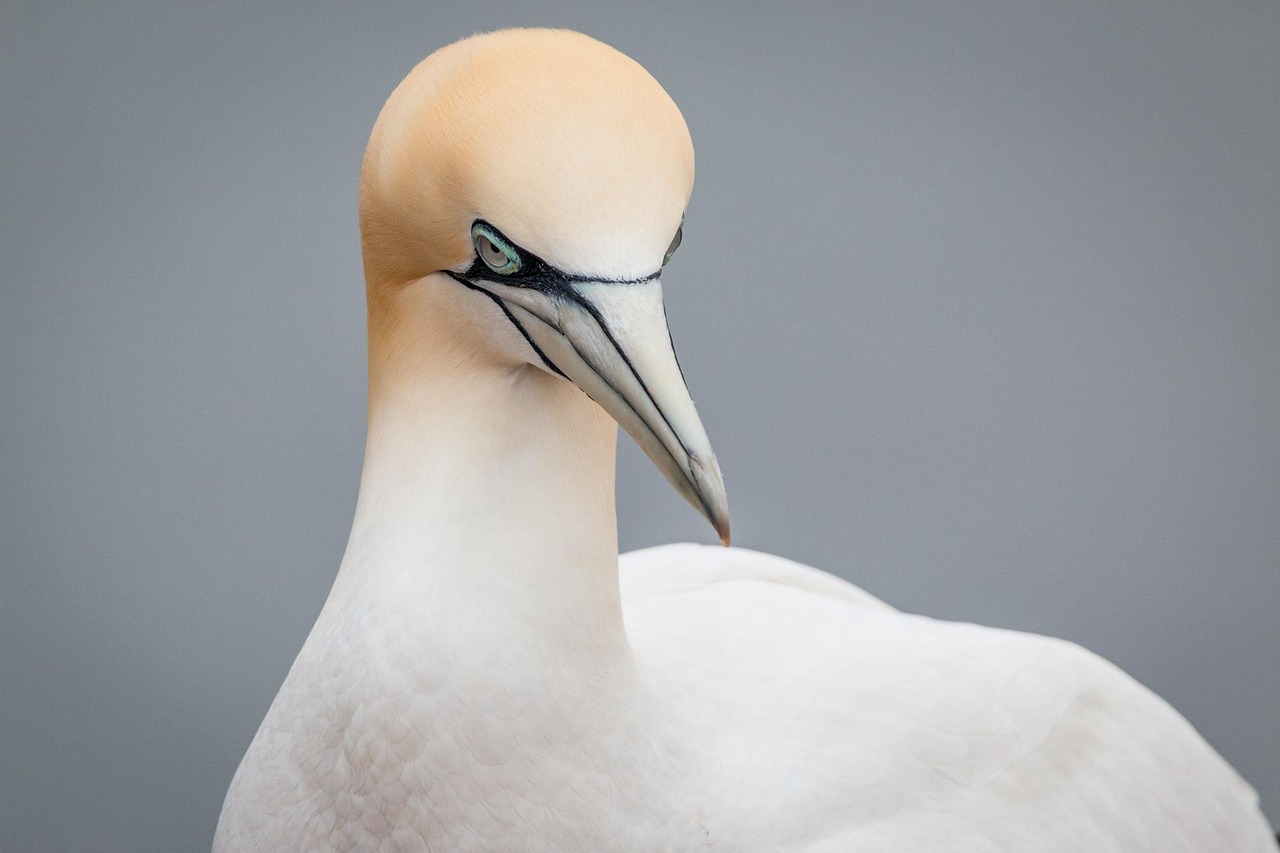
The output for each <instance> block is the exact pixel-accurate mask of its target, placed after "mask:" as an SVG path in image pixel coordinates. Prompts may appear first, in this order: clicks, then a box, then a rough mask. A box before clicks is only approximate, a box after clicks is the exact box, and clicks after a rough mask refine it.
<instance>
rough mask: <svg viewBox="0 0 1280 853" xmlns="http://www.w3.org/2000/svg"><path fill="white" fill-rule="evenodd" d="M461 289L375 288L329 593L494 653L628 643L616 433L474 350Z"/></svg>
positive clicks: (432, 283)
mask: <svg viewBox="0 0 1280 853" xmlns="http://www.w3.org/2000/svg"><path fill="white" fill-rule="evenodd" d="M457 288H458V285H457V284H456V283H454V282H453V281H452V280H450V279H447V278H445V277H444V276H430V277H428V278H426V279H423V280H421V281H418V282H415V283H413V284H410V285H407V286H404V287H401V288H398V289H391V288H383V289H380V290H375V289H374V288H372V287H371V288H370V300H369V310H370V317H369V321H370V322H369V325H370V336H369V343H370V351H369V356H370V358H369V380H370V395H369V431H368V439H367V445H366V448H365V462H364V471H363V474H362V477H361V482H360V496H359V500H358V502H357V508H356V515H355V521H354V523H353V527H352V534H351V541H350V543H349V546H348V551H347V555H346V557H345V558H344V561H343V568H342V570H341V571H340V572H339V578H338V581H337V582H336V583H335V587H334V589H335V595H339V596H345V597H352V596H355V597H358V598H360V599H361V600H362V601H369V600H370V599H375V600H379V601H380V604H379V605H378V606H380V607H381V606H385V607H395V608H401V609H404V608H409V609H411V610H412V611H413V617H415V618H417V619H419V620H424V621H429V620H433V619H434V620H437V623H436V624H437V625H447V626H448V630H450V631H452V632H455V633H456V632H462V633H470V632H474V633H475V638H476V639H479V638H482V637H483V638H487V639H488V640H489V641H490V642H492V641H493V638H495V637H496V638H498V639H499V640H500V641H513V642H517V643H524V644H529V643H535V644H540V647H543V648H546V647H547V646H548V644H550V646H553V647H562V648H563V647H568V649H569V651H570V652H571V653H575V654H576V653H578V651H580V647H582V646H584V645H586V646H587V647H589V648H591V649H593V651H601V650H605V649H608V648H610V647H613V646H616V647H617V648H624V647H625V638H624V634H623V630H622V613H621V603H620V597H619V591H618V547H617V518H616V509H615V503H614V469H615V450H616V439H617V427H616V425H615V424H614V422H613V421H612V420H611V419H610V418H609V417H608V416H607V415H606V414H605V413H604V412H602V411H601V410H600V409H599V407H598V406H596V405H595V403H593V402H591V401H590V400H589V399H588V398H587V397H586V396H585V395H584V394H582V392H580V391H579V390H577V389H576V388H574V387H573V386H571V385H570V384H569V383H568V382H566V381H564V380H563V379H560V378H558V377H554V376H551V375H549V374H547V373H545V372H543V371H542V370H540V369H537V368H533V367H529V366H519V367H513V366H512V365H511V363H510V362H509V361H504V360H502V359H496V358H495V356H494V355H493V354H492V353H489V352H487V351H485V350H483V349H481V348H477V347H476V346H475V344H474V343H473V342H474V341H475V340H477V339H479V338H481V337H482V335H481V334H480V332H479V330H476V329H469V328H467V326H468V323H472V324H474V323H475V322H489V321H490V320H488V319H487V318H486V317H485V315H484V314H482V313H480V314H476V313H475V312H476V308H475V305H474V304H469V303H467V301H466V299H465V298H464V299H459V295H460V294H459V293H458V292H457ZM479 304H480V305H481V306H482V307H484V308H487V305H486V304H485V303H483V302H481V303H479ZM454 639H462V640H467V639H469V638H466V637H454Z"/></svg>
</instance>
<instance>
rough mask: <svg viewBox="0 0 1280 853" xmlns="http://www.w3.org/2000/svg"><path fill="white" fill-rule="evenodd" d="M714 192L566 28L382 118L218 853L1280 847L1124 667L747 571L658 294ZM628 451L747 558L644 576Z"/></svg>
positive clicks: (640, 84) (705, 548)
mask: <svg viewBox="0 0 1280 853" xmlns="http://www.w3.org/2000/svg"><path fill="white" fill-rule="evenodd" d="M693 179H694V156H693V145H692V141H691V138H690V134H689V131H688V128H687V126H686V124H685V121H684V118H683V116H682V114H681V112H680V110H679V109H678V108H677V106H676V105H675V103H674V102H673V100H672V99H671V97H670V96H669V95H668V94H667V92H666V91H665V90H664V89H663V88H662V86H661V85H660V84H659V83H658V82H657V81H656V80H655V79H654V78H653V77H652V76H651V75H650V74H649V73H648V72H647V71H646V70H645V69H644V68H643V67H642V66H641V65H640V64H638V63H637V62H636V61H635V60H633V59H631V58H630V57H628V56H626V55H624V54H623V53H621V52H620V51H618V50H616V49H615V48H613V47H611V46H609V45H606V44H604V43H603V42H600V41H597V40H595V39H593V38H591V37H589V36H586V35H583V34H580V33H577V32H573V31H569V30H557V29H509V30H499V31H495V32H489V33H483V34H479V35H475V36H471V37H468V38H465V39H463V40H461V41H457V42H454V43H452V44H450V45H447V46H445V47H443V48H441V49H439V50H437V51H436V52H434V53H432V54H431V55H430V56H428V57H427V58H426V59H425V60H423V61H422V62H421V63H420V64H418V65H417V66H416V67H415V68H414V69H413V70H412V71H411V72H410V73H409V75H408V76H407V77H406V78H405V79H404V80H403V82H401V83H400V85H399V86H398V87H397V88H396V89H395V90H394V92H393V93H392V94H391V96H390V98H389V99H388V100H387V102H386V104H385V106H384V107H383V109H382V111H381V112H380V114H379V115H378V118H377V120H376V122H375V124H374V128H373V131H372V133H371V136H370V138H369V143H368V147H367V149H366V152H365V156H364V160H363V163H362V166H361V172H360V186H359V223H360V238H361V248H362V254H363V263H364V275H365V285H366V298H367V323H368V376H369V397H368V431H367V440H366V446H365V457H364V467H363V470H362V473H361V478H360V485H359V493H358V498H357V502H356V508H355V512H354V520H353V522H352V528H351V533H350V538H349V540H348V544H347V547H346V551H345V554H344V555H343V558H342V562H341V566H340V568H339V570H338V573H337V575H336V577H335V579H334V582H333V585H332V588H331V591H330V593H329V596H328V598H327V600H326V601H325V603H324V605H323V608H322V610H321V612H320V614H319V616H318V618H317V620H316V622H315V624H314V627H313V628H312V630H311V632H310V634H309V635H308V637H307V639H306V641H305V643H304V644H303V646H302V648H301V651H300V652H299V653H298V656H297V658H296V660H295V661H294V663H293V665H292V667H291V668H290V670H289V672H288V675H287V677H286V678H285V680H284V683H283V685H282V686H281V688H280V690H279V693H278V694H277V696H276V697H275V700H274V701H273V702H272V704H271V706H270V708H269V710H268V711H267V713H266V716H265V718H264V719H263V721H262V724H261V726H260V728H259V729H258V731H257V733H256V735H255V736H254V738H253V740H252V742H251V744H250V746H249V747H248V750H247V752H246V753H245V755H244V757H243V760H242V762H241V763H240V765H239V767H238V769H237V771H236V772H235V775H234V778H233V780H232V782H231V785H230V788H229V790H228V791H227V794H226V798H225V800H224V803H223V806H222V810H221V814H220V817H219V822H218V826H217V830H216V834H215V839H214V843H213V849H214V851H215V853H235V851H250V850H252V851H266V850H270V851H276V850H280V851H283V850H314V851H579V850H580V851H693V850H699V851H707V850H717V851H811V853H834V851H854V853H885V851H924V850H928V851H953V852H954V853H1005V852H1006V851H1036V852H1037V853H1057V851H1062V853H1066V851H1070V853H1079V852H1080V851H1153V853H1154V851H1159V853H1178V851H1185V853H1192V852H1193V851H1194V853H1205V852H1206V851H1244V853H1252V851H1263V850H1266V851H1274V850H1275V849H1276V842H1275V838H1274V836H1273V834H1272V830H1271V829H1269V828H1268V825H1267V822H1266V819H1265V818H1264V816H1263V815H1262V813H1261V811H1260V808H1259V805H1258V799H1257V796H1256V794H1255V793H1254V791H1253V790H1252V789H1251V788H1250V787H1249V785H1248V784H1247V783H1246V782H1245V781H1244V780H1243V779H1242V778H1241V777H1240V776H1239V775H1238V774H1237V773H1236V772H1235V770H1234V769H1233V768H1232V767H1231V766H1230V765H1229V764H1228V763H1227V762H1226V761H1225V760H1223V759H1222V758H1221V757H1220V756H1219V755H1218V754H1217V753H1216V752H1215V751H1214V750H1213V749H1212V748H1211V747H1210V746H1209V745H1208V744H1207V743H1206V742H1205V741H1204V740H1203V739H1202V738H1201V736H1200V735H1199V734H1198V733H1197V732H1196V731H1195V729H1194V728H1193V727H1192V726H1191V725H1190V724H1189V723H1188V722H1187V721H1186V720H1185V719H1184V718H1183V717H1182V716H1180V715H1179V714H1178V712H1177V711H1175V710H1174V709H1173V708H1172V707H1171V706H1170V705H1168V704H1167V703H1166V702H1165V701H1163V700H1162V699H1160V698H1159V697H1158V696H1156V695H1155V694H1154V693H1152V692H1151V691H1149V690H1147V689H1146V688H1145V687H1143V686H1142V685H1140V684H1139V683H1138V682H1136V681H1135V680H1134V679H1132V678H1130V677H1129V676H1128V675H1126V674H1125V673H1124V672H1122V671H1121V670H1120V669H1118V668H1117V667H1116V666H1114V665H1112V664H1110V663H1109V662H1107V661H1105V660H1104V659H1102V658H1100V657H1098V656H1096V655H1094V654H1092V653H1090V652H1088V651H1086V650H1085V649H1083V648H1081V647H1080V646H1078V645H1075V644H1073V643H1070V642H1067V641H1064V640H1059V639H1054V638H1049V637H1044V636H1038V635H1033V634H1028V633H1020V632H1015V631H1008V630H1001V629H997V628H988V627H980V626H976V625H970V624H959V623H951V622H944V621H938V620H934V619H930V618H928V617H925V616H918V615H912V614H908V613H904V612H900V611H898V610H896V609H894V608H893V607H891V606H890V605H889V604H886V603H884V602H882V601H880V600H879V599H877V598H875V597H874V596H872V595H870V594H868V593H866V592H864V591H863V590H861V589H860V588H858V587H856V586H854V585H853V584H851V583H849V582H847V581H845V580H842V579H840V578H838V577H836V576H835V575H832V574H828V573H826V572H823V571H820V570H818V569H815V568H811V567H808V566H805V565H802V564H799V563H796V562H792V561H790V560H787V559H785V558H783V557H777V556H772V555H768V554H763V553H759V552H755V551H751V550H747V549H742V548H735V547H728V544H729V538H730V526H729V512H728V504H727V499H726V491H725V485H724V480H723V478H722V476H721V472H720V468H719V465H718V462H717V460H716V457H715V455H714V453H713V452H712V449H711V444H710V442H709V439H708V437H707V433H706V430H705V429H704V427H703V425H702V422H701V420H700V417H699V415H698V412H697V410H696V408H695V406H694V403H693V400H692V397H691V394H690V391H689V390H688V387H687V384H686V382H685V379H684V376H683V373H682V371H681V368H680V366H679V363H678V362H677V360H676V356H675V351H674V345H673V343H672V339H671V335H670V332H669V331H668V324H667V319H666V312H665V308H664V304H663V298H662V277H663V274H664V270H665V268H666V266H667V262H668V261H669V260H670V258H671V256H672V253H674V252H675V251H676V249H677V248H678V247H679V245H680V243H681V240H682V235H683V229H684V212H685V209H686V206H687V204H688V201H689V199H690V195H691V192H692V187H693ZM726 298H728V297H727V296H726ZM619 426H621V427H622V428H623V429H624V430H625V431H626V432H627V433H628V434H629V435H630V436H631V437H632V438H633V439H634V440H635V442H636V443H637V444H638V445H639V446H640V447H641V448H642V449H643V450H644V451H645V453H646V454H647V455H648V456H649V458H650V459H651V460H652V461H653V463H654V464H655V465H656V466H657V467H658V468H659V469H660V470H661V472H662V473H663V474H664V475H665V477H666V478H667V480H669V481H670V483H671V484H672V485H673V486H674V488H675V489H676V491H677V492H678V493H679V494H681V495H682V496H683V497H684V498H685V499H686V500H688V501H689V503H691V504H692V505H693V507H694V508H695V509H696V510H697V511H698V512H700V513H701V514H702V515H703V516H705V518H706V519H707V520H708V521H709V522H710V524H711V526H712V527H713V529H714V530H715V531H716V533H717V534H718V536H719V538H720V539H721V541H722V543H723V544H722V545H721V544H690V543H684V544H673V545H666V546H659V547H654V548H648V549H644V550H640V551H635V552H631V553H627V554H623V555H621V556H619V554H618V537H617V510H616V504H615V453H616V440H617V433H618V427H619Z"/></svg>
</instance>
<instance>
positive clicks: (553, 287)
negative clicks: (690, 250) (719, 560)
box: [444, 219, 711, 514]
mask: <svg viewBox="0 0 1280 853" xmlns="http://www.w3.org/2000/svg"><path fill="white" fill-rule="evenodd" d="M477 225H482V226H484V227H485V228H487V229H489V230H491V231H493V232H494V233H495V234H497V235H498V236H499V237H501V238H502V239H503V241H505V243H506V244H507V245H508V246H510V247H511V248H512V249H514V250H515V252H516V253H517V254H519V256H520V268H519V269H517V270H516V271H515V272H513V273H509V274H506V275H503V274H501V273H496V272H494V271H493V270H492V269H490V268H489V265H488V264H486V263H485V262H484V261H483V260H481V259H480V256H479V254H477V255H476V258H475V260H473V261H472V262H471V266H469V267H467V269H466V270H464V271H463V272H460V273H459V272H454V271H453V270H444V272H445V274H446V275H448V276H449V277H450V278H452V279H453V280H454V281H456V282H458V283H459V284H461V285H463V286H464V287H467V288H470V289H471V290H477V291H479V292H481V293H483V294H484V295H485V296H488V297H489V298H490V299H492V300H493V301H494V303H495V304H496V305H497V306H498V307H499V308H501V309H502V313H503V314H505V315H506V317H507V319H508V320H510V321H511V324H512V325H513V326H515V327H516V329H517V330H518V331H519V332H520V336H521V337H522V338H524V339H525V342H527V343H528V344H529V346H530V347H531V348H532V349H533V351H534V352H535V353H537V354H538V358H539V359H541V360H542V363H543V364H544V365H546V367H547V368H548V369H549V370H551V371H552V372H553V373H555V374H556V375H557V376H560V377H562V378H564V379H569V377H568V376H567V375H565V372H564V371H563V370H561V369H560V368H559V367H558V366H557V365H556V363H555V362H554V361H552V360H551V359H550V358H549V357H548V356H547V354H546V353H545V352H543V351H542V348H541V347H539V346H538V344H537V343H536V342H535V341H534V340H533V336H532V335H530V334H529V331H528V330H527V329H525V327H524V325H523V324H522V323H521V322H520V321H519V320H518V319H517V318H516V316H515V314H513V313H512V312H511V309H510V308H509V307H507V304H506V303H505V302H503V301H502V297H500V296H498V295H497V294H496V293H494V292H493V291H491V290H489V289H488V288H485V287H482V286H481V285H479V284H476V282H477V281H491V282H493V283H494V284H502V285H506V286H508V287H527V288H529V289H530V290H536V291H538V292H539V293H543V294H546V295H547V296H550V297H552V298H553V299H560V300H564V301H567V302H572V303H573V304H574V305H576V306H578V307H579V308H581V309H582V310H583V311H586V312H587V313H588V314H590V315H591V318H592V319H593V320H595V321H596V324H597V325H599V327H600V330H601V331H602V332H604V335H605V337H606V338H608V340H609V343H610V344H611V345H612V346H613V349H614V351H615V352H617V353H618V355H619V356H621V358H622V360H623V362H624V363H625V364H626V365H627V369H629V370H630V371H631V375H632V376H634V377H635V380H636V382H637V383H639V385H640V388H641V390H643V391H644V393H645V396H646V397H648V398H649V402H650V403H652V404H653V408H654V411H656V412H657V413H658V416H659V417H660V418H662V422H663V423H665V424H666V425H667V429H668V430H670V431H671V434H672V435H673V436H674V437H675V440H676V442H677V443H678V444H679V445H680V449H681V450H683V451H684V454H685V457H686V458H692V457H693V454H692V453H690V452H689V448H688V447H686V446H685V443H684V439H683V438H682V437H681V436H680V433H679V432H677V431H676V428H675V427H674V426H672V424H671V420H670V418H668V417H667V413H666V412H664V411H663V410H662V407H661V406H659V405H658V401H657V399H655V398H654V396H653V392H651V391H650V390H649V386H648V385H647V384H646V383H645V381H644V379H643V378H642V377H641V376H640V373H639V371H637V370H636V368H635V365H634V364H632V363H631V357H630V356H629V355H627V353H626V350H624V349H623V348H622V346H621V345H620V344H619V343H618V339H617V338H615V337H614V335H613V330H612V329H610V328H609V324H608V323H607V322H605V319H604V317H603V316H602V315H601V314H600V311H599V310H598V309H597V308H596V306H595V305H593V304H591V302H590V301H589V300H588V299H586V298H585V297H583V296H582V294H580V293H578V291H576V290H575V289H574V288H573V285H574V284H576V283H583V284H616V285H619V286H624V287H625V286H627V285H634V284H645V283H647V282H650V281H653V280H655V279H656V278H658V276H660V275H661V274H662V270H658V271H657V272H652V273H650V274H649V275H646V276H641V277H640V278H598V277H595V276H588V275H576V274H574V273H568V272H565V271H564V270H561V269H559V268H557V267H555V266H554V265H552V264H549V263H547V262H546V261H544V260H543V259H542V258H540V257H538V256H537V255H535V254H533V253H532V252H530V251H528V250H527V249H523V248H521V247H520V246H519V245H517V244H516V243H515V242H514V241H512V240H511V239H510V238H508V237H507V235H506V234H503V233H502V231H501V229H499V228H496V227H494V226H493V225H492V224H490V223H488V222H486V221H485V220H483V219H477V220H475V221H474V222H473V223H471V227H472V228H473V229H474V228H475V226H477ZM557 331H558V330H557ZM562 334H563V333H562ZM667 334H668V335H670V330H668V332H667ZM569 345H570V346H572V347H573V349H574V351H575V352H577V353H578V356H579V358H582V360H583V362H584V363H586V364H588V365H589V364H590V363H591V362H589V361H587V359H586V357H585V356H584V355H583V354H582V352H581V351H580V350H578V347H577V345H576V344H574V342H573V341H572V340H569ZM671 352H672V353H673V354H674V353H675V342H674V341H673V342H672V346H671ZM679 366H680V359H679V357H677V358H676V367H677V368H679ZM596 375H597V376H600V379H601V380H603V381H604V383H605V384H606V385H608V386H609V388H610V389H611V390H612V391H613V393H614V394H616V395H617V397H618V399H619V400H622V401H623V402H624V403H625V402H626V400H627V398H626V396H625V395H623V393H622V392H621V391H619V390H618V388H617V386H616V385H614V384H613V383H612V382H610V381H609V378H608V377H607V376H603V375H600V374H599V373H597V374H596ZM680 378H681V379H683V378H684V370H683V369H681V370H680ZM570 381H572V380H570ZM628 408H632V407H630V406H629V405H628ZM632 411H633V412H634V413H635V415H636V417H637V418H639V419H640V421H641V423H643V422H644V418H642V417H640V413H639V412H636V411H635V409H634V408H632ZM695 493H697V490H695ZM698 500H699V502H700V503H702V504H703V506H704V507H705V508H706V510H707V512H708V514H710V512H711V508H710V507H707V506H706V501H705V499H704V498H703V497H702V495H701V494H698Z"/></svg>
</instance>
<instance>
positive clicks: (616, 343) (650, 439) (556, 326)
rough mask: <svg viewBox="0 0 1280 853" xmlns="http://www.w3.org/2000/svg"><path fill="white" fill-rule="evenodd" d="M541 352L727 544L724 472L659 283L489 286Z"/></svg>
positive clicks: (727, 530) (550, 367) (543, 357)
mask: <svg viewBox="0 0 1280 853" xmlns="http://www.w3.org/2000/svg"><path fill="white" fill-rule="evenodd" d="M483 287H484V289H485V290H486V291H488V292H489V293H490V295H492V296H494V297H495V298H497V299H498V300H500V301H501V303H502V305H503V307H504V308H505V310H506V311H507V312H508V313H509V315H510V317H511V319H512V320H513V322H515V323H516V324H517V325H518V326H519V327H520V329H521V331H522V333H523V334H524V335H525V337H526V338H528V340H529V342H530V343H531V344H532V345H533V346H534V347H535V349H537V350H538V351H539V355H540V356H541V357H542V360H543V363H544V365H545V366H546V367H547V368H548V369H549V370H552V371H553V372H555V373H559V374H560V375H562V376H564V377H566V378H567V379H569V380H570V381H572V382H573V383H574V384H575V385H577V386H578V387H579V388H581V389H582V390H583V391H584V392H586V394H587V395H588V396H589V397H591V399H593V400H595V401H596V402H597V403H598V404H599V405H600V406H601V407H602V408H603V409H604V410H605V411H606V412H608V413H609V414H610V415H612V416H613V418H614V420H616V421H617V422H618V423H619V424H620V425H621V426H622V428H623V429H625V430H626V431H627V432H628V433H629V434H630V435H631V437H632V438H633V439H635V441H636V443H637V444H639V445H640V447H641V449H643V450H644V452H645V453H647V454H648V456H649V458H650V459H652V460H653V462H654V464H655V465H657V466H658V468H659V469H660V470H661V471H662V473H663V474H664V475H665V476H666V478H667V480H668V481H669V482H670V483H671V485H673V486H675V488H676V491H678V492H680V494H681V495H683V496H684V498H685V499H686V500H687V501H689V503H691V504H693V506H694V507H695V508H697V509H698V510H699V511H700V512H701V513H702V514H703V515H704V516H705V517H706V519H707V520H708V521H710V522H711V526H712V527H714V528H715V531H716V533H717V534H718V535H719V537H720V541H721V542H723V543H724V544H726V545H728V544H729V505H728V500H727V497H726V495H725V488H724V479H723V478H722V477H721V475H720V466H719V464H717V462H716V457H715V454H714V453H713V452H712V451H711V442H710V441H709V440H708V438H707V431H706V430H705V429H704V428H703V426H702V421H701V419H699V417H698V412H697V409H696V408H695V407H694V404H693V398H692V397H690V395H689V389H688V387H687V386H686V385H685V381H684V375H683V374H682V373H681V371H680V365H679V364H678V363H677V362H676V354H675V350H674V348H673V346H672V343H671V333H670V331H669V330H668V329H667V315H666V310H665V309H664V307H663V304H662V282H661V281H660V280H659V279H658V278H657V277H654V278H652V279H648V280H644V281H638V282H626V283H620V282H608V281H590V280H574V281H570V282H564V283H563V284H561V285H560V286H558V287H556V288H554V289H553V290H544V289H541V288H528V287H514V286H509V285H502V284H498V283H495V282H492V281H485V282H483Z"/></svg>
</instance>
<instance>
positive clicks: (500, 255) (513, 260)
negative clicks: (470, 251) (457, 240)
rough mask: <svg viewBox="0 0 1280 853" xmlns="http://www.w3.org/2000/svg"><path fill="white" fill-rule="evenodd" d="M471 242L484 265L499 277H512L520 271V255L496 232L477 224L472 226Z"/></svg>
mask: <svg viewBox="0 0 1280 853" xmlns="http://www.w3.org/2000/svg"><path fill="white" fill-rule="evenodd" d="M471 242H472V243H474V244H475V247H476V255H477V256H479V258H480V260H482V261H484V265H485V266H487V267H488V268H489V269H491V270H493V271H494V272H496V273H497V274H498V275H512V274H514V273H516V272H519V271H520V253H519V252H517V251H516V250H515V248H514V247H513V246H512V245H511V244H510V243H508V242H507V241H506V240H503V239H502V238H501V237H499V236H498V234H497V233H496V232H495V231H493V230H491V229H489V228H486V227H485V226H484V225H482V224H480V223H478V222H477V223H476V224H475V225H473V226H471Z"/></svg>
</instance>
